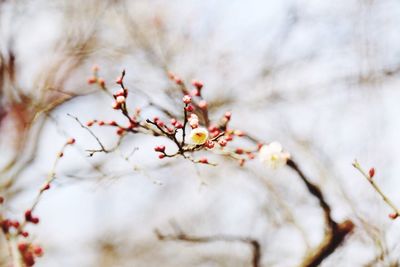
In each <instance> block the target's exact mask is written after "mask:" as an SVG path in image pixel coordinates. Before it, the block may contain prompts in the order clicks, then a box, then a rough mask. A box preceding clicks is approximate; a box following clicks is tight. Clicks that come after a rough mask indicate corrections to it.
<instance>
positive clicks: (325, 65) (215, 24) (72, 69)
mask: <svg viewBox="0 0 400 267" xmlns="http://www.w3.org/2000/svg"><path fill="white" fill-rule="evenodd" d="M399 25H400V2H398V1H395V0H379V1H373V0H357V1H356V0H346V1H344V0H340V1H339V0H338V1H317V0H316V1H310V0H307V1H300V0H298V1H291V0H285V1H262V0H259V1H232V0H231V1H223V0H221V1H204V0H201V1H200V0H199V1H197V0H190V1H182V0H181V1H178V0H171V1H161V0H160V1H155V0H154V1H144V0H143V1H139V0H137V1H136V0H135V1H129V0H126V1H122V0H121V1H120V0H114V1H111V0H109V1H106V0H104V1H102V0H87V1H75V0H72V1H61V0H57V1H39V0H38V1H9V0H3V1H0V101H1V102H0V168H1V173H0V194H2V195H4V196H5V197H6V199H7V205H6V206H5V208H4V210H3V212H4V213H6V214H8V215H9V216H11V217H15V218H18V217H21V214H23V211H24V210H25V209H26V208H27V207H29V205H30V203H32V201H33V199H34V196H35V194H36V192H37V190H38V188H40V186H41V185H42V183H43V181H44V180H45V177H46V175H47V173H48V172H49V171H50V169H51V166H52V164H53V161H54V158H55V155H56V154H57V152H58V151H59V149H60V148H61V146H62V145H63V143H64V142H65V140H66V138H68V137H71V136H73V137H75V138H76V140H77V144H76V145H75V146H74V147H71V148H68V149H67V151H66V152H65V157H64V158H63V159H62V161H61V163H60V165H59V166H58V167H57V179H56V182H55V186H54V187H53V188H52V190H50V191H49V192H47V193H46V195H45V196H44V198H43V201H41V202H40V204H39V206H38V209H37V214H38V215H39V216H40V218H41V222H40V224H39V225H37V226H32V227H31V228H30V230H31V233H32V235H33V238H34V240H35V242H38V243H40V244H42V246H43V248H44V250H45V255H44V257H43V258H41V259H40V260H38V262H37V266H46V267H50V266H51V267H58V266H79V267H86V266H146V267H151V266H166V267H168V266H175V267H176V266H182V267H184V266H204V267H206V266H207V267H208V266H251V250H250V248H249V246H247V245H246V244H241V243H235V242H233V243H232V242H214V243H207V244H191V243H185V242H174V241H160V240H158V239H157V236H156V235H155V233H154V230H155V229H159V230H160V231H161V232H163V233H166V234H168V233H174V230H176V229H175V228H176V227H177V225H179V227H180V228H181V229H182V230H184V231H185V233H187V234H193V235H197V236H211V235H219V234H225V235H237V236H245V237H250V238H254V239H257V240H258V241H259V242H260V244H261V247H262V258H261V266H277V267H286V266H298V265H299V264H300V263H301V262H302V259H303V258H304V257H305V255H306V254H307V253H308V252H309V251H310V250H312V249H313V248H315V247H316V246H318V245H319V243H320V242H321V240H322V238H323V235H324V222H323V217H322V211H321V209H320V207H319V205H318V203H317V201H316V200H315V199H314V198H313V197H312V196H310V194H309V193H308V191H307V190H306V188H305V186H304V184H302V182H301V181H300V180H299V179H298V178H297V177H296V175H295V173H293V171H291V170H290V169H287V168H283V169H280V170H276V171H273V170H269V169H268V168H267V167H265V166H262V164H260V163H259V162H258V161H254V162H252V163H249V165H248V167H246V168H240V167H239V166H238V165H237V163H235V162H232V161H229V160H226V159H223V158H219V157H215V158H212V159H213V160H214V161H217V162H218V163H219V165H218V166H217V167H211V166H199V165H195V164H193V163H191V162H188V161H185V160H183V159H180V158H177V159H174V160H166V161H160V160H159V159H158V158H157V155H156V154H155V153H154V152H153V147H154V146H155V145H159V144H164V145H166V146H167V149H168V147H169V146H170V147H172V144H171V143H170V142H169V141H168V140H167V139H164V138H156V137H152V136H143V135H132V136H130V137H128V138H126V139H125V140H124V141H123V143H122V144H121V146H120V147H119V149H117V150H116V151H115V152H114V153H109V154H101V153H99V154H95V155H94V156H93V157H88V153H87V152H86V149H93V148H97V143H96V140H94V138H93V137H92V136H91V135H90V134H88V132H87V131H85V130H84V129H82V128H81V127H80V126H79V124H78V123H77V122H76V121H75V120H74V119H72V118H71V117H69V116H68V115H67V114H71V115H73V116H76V117H78V118H79V119H80V120H81V121H82V122H86V121H88V120H91V119H104V120H111V119H115V120H121V119H122V118H121V116H120V114H119V113H118V112H117V111H114V110H112V108H111V99H110V97H109V96H107V95H106V94H104V92H102V91H101V90H99V89H98V88H97V87H96V86H89V85H88V84H87V82H86V80H87V78H88V77H90V76H91V74H92V71H91V68H92V66H93V65H94V64H97V65H98V66H99V68H100V76H101V77H103V78H104V79H105V80H106V83H107V85H108V86H109V87H110V88H111V89H113V90H114V89H115V90H116V89H117V88H118V87H117V86H115V85H114V80H115V78H116V77H117V76H118V75H119V74H120V72H121V70H122V69H125V70H126V72H127V75H126V85H127V87H128V88H129V89H130V96H129V98H128V104H129V106H130V107H131V108H132V109H133V108H135V107H138V106H140V107H142V109H143V114H144V115H143V116H144V117H146V116H147V117H150V118H152V117H153V116H155V115H162V114H160V112H159V111H158V110H157V108H154V105H149V103H155V104H157V105H160V106H162V107H165V108H167V109H168V110H171V111H172V112H174V113H176V114H179V112H180V106H179V104H177V103H180V102H179V101H180V96H179V90H178V89H177V87H176V86H175V85H174V84H173V83H171V81H169V79H168V77H167V75H166V71H168V70H171V71H173V72H175V73H177V74H179V75H180V76H181V77H182V78H183V79H184V80H185V81H190V80H191V79H192V78H197V79H200V80H202V81H203V82H204V84H205V87H204V90H203V92H204V95H205V98H206V99H208V101H209V105H210V112H211V118H212V119H218V118H220V117H221V116H222V115H223V114H224V112H225V111H231V112H232V114H233V116H232V122H231V125H232V127H235V128H239V129H241V130H243V131H245V132H247V133H251V134H252V135H253V136H256V137H257V138H259V139H261V140H265V141H266V142H270V141H273V140H278V141H280V142H281V143H282V144H283V145H284V147H285V149H286V150H288V151H290V153H291V154H292V156H293V158H294V159H295V160H296V161H297V162H298V163H299V165H301V167H302V169H303V170H304V171H305V173H306V174H307V175H308V176H309V177H311V179H312V181H313V182H314V183H315V184H317V185H318V186H319V187H320V188H321V190H322V191H323V193H324V195H325V196H326V198H327V201H328V202H329V204H330V205H331V208H332V211H333V217H334V219H335V220H337V221H342V220H345V219H351V220H352V221H353V222H354V223H355V229H354V231H353V233H352V234H351V235H349V236H348V237H347V238H346V240H345V242H344V243H343V245H342V246H341V247H339V248H338V249H337V250H336V251H335V252H334V253H333V254H332V255H331V256H330V257H328V258H327V259H326V260H324V262H323V263H322V266H398V265H399V263H398V262H399V260H400V256H399V255H400V247H399V244H400V242H399V235H400V232H399V230H398V229H399V222H398V220H394V221H393V220H390V219H389V218H388V216H387V215H388V214H389V213H390V212H391V211H390V209H389V208H388V207H387V206H386V205H385V203H384V202H383V201H381V199H380V198H379V196H378V195H377V194H376V193H375V192H374V191H373V189H372V188H371V187H370V185H369V184H368V183H367V182H366V181H365V179H363V177H361V176H360V175H359V173H358V172H357V171H356V170H355V169H354V168H353V167H352V166H351V163H352V161H353V160H354V159H355V158H357V159H358V160H359V161H360V162H361V163H362V164H363V165H364V166H366V168H368V167H370V166H374V167H375V168H376V169H377V174H376V180H377V183H378V184H379V185H380V187H381V188H382V190H383V191H384V192H385V193H386V194H387V195H388V196H390V198H391V199H392V200H393V201H394V202H395V203H400V195H399V194H398V193H399V191H400V183H399V180H398V179H399V174H400V167H399V164H397V163H398V162H399V160H400V158H399V154H398V150H399V146H400V141H399V138H398V137H399V130H400V120H399V119H398V116H399V115H400V105H399V101H400V91H399V90H398V86H400V79H399V74H400V30H399ZM93 131H94V132H95V133H96V135H97V136H98V137H99V138H100V139H101V140H102V142H103V143H104V144H105V145H106V146H107V147H112V146H113V145H114V144H115V143H116V141H117V138H116V136H115V134H114V131H113V130H110V129H103V128H99V127H97V128H96V127H94V128H93ZM0 248H1V249H2V250H3V254H2V255H3V257H6V254H7V251H6V246H5V245H4V240H3V238H2V243H0ZM3 262H6V260H4V261H3ZM5 264H6V263H5ZM4 266H8V265H7V264H6V265H4Z"/></svg>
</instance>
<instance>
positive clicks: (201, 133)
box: [190, 127, 208, 145]
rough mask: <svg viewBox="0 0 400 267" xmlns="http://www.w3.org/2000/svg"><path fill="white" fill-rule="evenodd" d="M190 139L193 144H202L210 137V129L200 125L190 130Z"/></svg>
mask: <svg viewBox="0 0 400 267" xmlns="http://www.w3.org/2000/svg"><path fill="white" fill-rule="evenodd" d="M190 139H191V140H192V143H193V144H196V145H202V144H204V143H205V142H206V141H207V139H208V131H207V129H206V128H203V127H198V128H195V129H193V130H192V131H191V132H190Z"/></svg>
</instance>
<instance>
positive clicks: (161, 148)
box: [154, 146, 165, 152]
mask: <svg viewBox="0 0 400 267" xmlns="http://www.w3.org/2000/svg"><path fill="white" fill-rule="evenodd" d="M154 151H156V152H164V151H165V146H156V147H155V148H154Z"/></svg>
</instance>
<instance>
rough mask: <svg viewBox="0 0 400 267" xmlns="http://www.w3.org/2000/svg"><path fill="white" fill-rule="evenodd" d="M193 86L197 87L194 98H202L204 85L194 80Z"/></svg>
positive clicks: (193, 92)
mask: <svg viewBox="0 0 400 267" xmlns="http://www.w3.org/2000/svg"><path fill="white" fill-rule="evenodd" d="M192 85H193V86H194V87H195V89H193V91H192V95H193V96H201V89H202V88H203V86H204V85H203V83H202V82H201V81H199V80H196V79H193V80H192Z"/></svg>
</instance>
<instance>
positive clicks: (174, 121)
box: [171, 118, 183, 129]
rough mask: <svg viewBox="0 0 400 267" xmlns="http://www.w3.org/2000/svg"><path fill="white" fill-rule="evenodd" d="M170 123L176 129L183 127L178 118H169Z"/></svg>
mask: <svg viewBox="0 0 400 267" xmlns="http://www.w3.org/2000/svg"><path fill="white" fill-rule="evenodd" d="M171 125H172V126H173V127H175V128H176V129H182V128H183V123H182V122H180V121H178V120H177V119H175V118H172V119H171Z"/></svg>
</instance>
